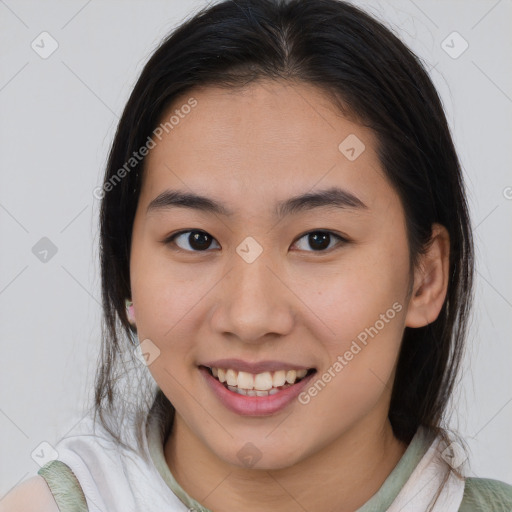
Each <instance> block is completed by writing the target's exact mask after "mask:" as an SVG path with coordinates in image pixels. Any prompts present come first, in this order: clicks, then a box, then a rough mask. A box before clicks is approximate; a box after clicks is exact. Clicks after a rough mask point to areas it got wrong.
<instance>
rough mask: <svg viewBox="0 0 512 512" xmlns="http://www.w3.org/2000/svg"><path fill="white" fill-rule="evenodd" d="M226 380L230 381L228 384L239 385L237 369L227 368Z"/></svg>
mask: <svg viewBox="0 0 512 512" xmlns="http://www.w3.org/2000/svg"><path fill="white" fill-rule="evenodd" d="M226 382H227V383H228V386H236V385H237V379H236V372H235V370H231V369H229V370H226Z"/></svg>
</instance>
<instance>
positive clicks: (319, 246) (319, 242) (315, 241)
mask: <svg viewBox="0 0 512 512" xmlns="http://www.w3.org/2000/svg"><path fill="white" fill-rule="evenodd" d="M332 238H337V239H338V241H339V242H338V245H341V244H343V243H344V242H347V240H346V239H345V238H343V237H342V236H340V235H337V234H335V233H333V232H332V231H310V232H309V233H305V234H304V235H303V236H301V237H300V238H299V239H298V240H299V241H300V240H302V239H306V243H308V244H309V245H310V247H313V251H306V252H326V251H325V250H324V249H326V248H331V247H329V245H330V242H331V241H332ZM296 243H297V242H296Z"/></svg>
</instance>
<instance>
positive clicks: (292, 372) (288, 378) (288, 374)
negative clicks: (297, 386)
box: [286, 370, 297, 384]
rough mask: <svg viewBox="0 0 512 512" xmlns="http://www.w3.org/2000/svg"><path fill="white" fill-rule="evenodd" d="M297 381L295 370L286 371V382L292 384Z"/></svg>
mask: <svg viewBox="0 0 512 512" xmlns="http://www.w3.org/2000/svg"><path fill="white" fill-rule="evenodd" d="M296 379H297V372H296V371H295V370H288V371H287V372H286V382H289V383H290V384H293V383H294V382H295V380H296Z"/></svg>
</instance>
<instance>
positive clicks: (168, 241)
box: [162, 229, 348, 254]
mask: <svg viewBox="0 0 512 512" xmlns="http://www.w3.org/2000/svg"><path fill="white" fill-rule="evenodd" d="M185 233H201V234H203V233H204V234H206V235H208V236H210V237H211V239H212V240H215V238H213V237H212V236H211V235H210V234H209V233H207V232H206V231H203V230H201V229H187V230H183V231H178V232H177V233H174V234H173V235H171V236H169V237H167V238H166V239H165V240H163V242H162V243H163V244H164V245H170V244H173V245H174V246H175V247H174V248H173V250H175V251H177V252H184V253H206V252H210V251H209V250H208V249H206V250H204V251H194V250H188V249H182V248H181V247H176V244H175V242H174V240H175V239H176V238H177V237H178V236H180V235H184V234H185ZM313 233H321V234H328V235H331V236H333V237H335V238H337V239H338V244H337V245H335V246H334V247H331V248H329V249H325V250H318V251H305V252H312V253H317V254H321V253H329V252H331V251H332V250H333V249H336V248H339V246H342V245H344V244H345V243H348V239H346V238H344V237H342V236H341V235H338V234H336V233H334V232H333V231H328V230H322V229H315V230H312V231H307V232H306V233H303V234H302V235H301V236H299V237H298V238H297V239H296V241H295V242H294V244H295V243H296V242H298V241H299V240H301V239H302V238H304V237H306V236H308V235H310V234H313ZM215 241H216V240H215ZM217 243H218V242H217Z"/></svg>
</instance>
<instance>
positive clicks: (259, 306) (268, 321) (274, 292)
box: [211, 253, 295, 343]
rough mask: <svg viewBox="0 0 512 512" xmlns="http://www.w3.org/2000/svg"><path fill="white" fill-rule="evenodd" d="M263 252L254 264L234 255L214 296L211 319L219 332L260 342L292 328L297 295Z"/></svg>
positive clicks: (243, 339)
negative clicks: (214, 301)
mask: <svg viewBox="0 0 512 512" xmlns="http://www.w3.org/2000/svg"><path fill="white" fill-rule="evenodd" d="M263 254H264V253H263ZM263 254H262V255H260V256H259V257H258V258H257V259H256V260H255V261H253V262H252V263H248V262H247V261H245V260H244V259H243V258H241V257H239V256H238V255H235V256H234V258H233V262H232V266H231V268H230V271H229V272H228V273H227V275H226V276H225V278H224V279H223V280H222V282H221V283H219V284H220V285H221V286H220V289H219V293H218V294H216V296H215V300H216V304H215V306H214V307H215V309H214V312H213V314H212V316H211V322H212V328H213V329H214V331H215V332H217V333H218V334H220V335H223V336H226V335H231V336H232V337H236V338H238V339H239V340H240V341H242V342H244V343H258V342H261V340H262V339H263V338H269V337H275V336H279V335H281V336H284V335H286V334H288V333H289V332H290V331H291V330H292V329H293V324H294V318H295V314H294V313H295V312H294V309H293V308H294V300H293V299H294V297H295V296H294V294H293V292H292V291H291V290H290V288H289V287H288V285H287V284H286V283H285V282H284V280H283V277H282V276H281V275H279V272H278V271H277V270H276V265H272V262H271V261H269V259H268V258H266V257H264V256H263Z"/></svg>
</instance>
